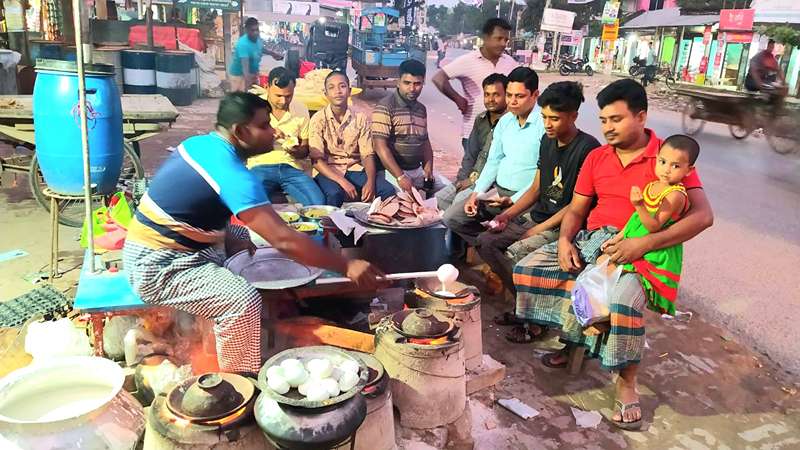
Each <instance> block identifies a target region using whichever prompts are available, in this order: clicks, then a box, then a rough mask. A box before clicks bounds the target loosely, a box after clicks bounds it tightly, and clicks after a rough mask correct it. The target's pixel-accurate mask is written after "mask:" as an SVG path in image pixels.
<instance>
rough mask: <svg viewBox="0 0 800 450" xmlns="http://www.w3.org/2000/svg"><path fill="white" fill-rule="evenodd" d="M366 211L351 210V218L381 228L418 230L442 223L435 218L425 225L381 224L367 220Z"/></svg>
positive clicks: (367, 209)
mask: <svg viewBox="0 0 800 450" xmlns="http://www.w3.org/2000/svg"><path fill="white" fill-rule="evenodd" d="M368 211H369V208H362V209H354V210H353V211H352V212H353V218H355V219H356V220H357V221H359V222H361V223H363V224H364V225H367V226H370V227H375V228H383V229H385V230H418V229H421V228H430V227H433V226H436V225H439V224H440V223H442V220H441V219H439V220H437V221H435V222H431V223H428V224H425V225H401V224H397V225H386V224H383V223H377V222H372V221H370V220H369V214H367V212H368Z"/></svg>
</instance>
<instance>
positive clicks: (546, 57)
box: [542, 52, 553, 70]
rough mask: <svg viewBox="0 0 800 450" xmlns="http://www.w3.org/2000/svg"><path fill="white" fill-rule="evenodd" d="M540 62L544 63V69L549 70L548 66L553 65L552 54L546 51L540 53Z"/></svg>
mask: <svg viewBox="0 0 800 450" xmlns="http://www.w3.org/2000/svg"><path fill="white" fill-rule="evenodd" d="M542 64H544V65H545V70H550V66H552V65H553V55H551V54H550V53H548V52H544V53H542Z"/></svg>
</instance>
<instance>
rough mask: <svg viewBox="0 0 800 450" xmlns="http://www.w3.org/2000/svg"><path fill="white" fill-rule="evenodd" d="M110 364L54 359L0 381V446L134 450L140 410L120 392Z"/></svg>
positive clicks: (118, 375) (120, 377) (117, 371)
mask: <svg viewBox="0 0 800 450" xmlns="http://www.w3.org/2000/svg"><path fill="white" fill-rule="evenodd" d="M124 381H125V375H124V374H123V371H122V369H121V368H120V367H119V365H117V364H116V363H114V362H113V361H110V360H107V359H104V358H96V357H91V356H74V357H63V358H54V359H51V360H49V361H44V362H39V363H34V364H32V365H30V366H28V367H25V368H22V369H19V370H16V371H14V372H12V373H10V374H9V375H8V376H6V377H5V378H3V379H2V380H0V448H2V449H26V450H27V449H37V450H48V449H75V448H80V449H82V450H93V449H112V450H123V449H125V450H127V449H133V448H135V447H136V444H137V443H138V442H139V440H140V439H141V437H142V434H143V432H144V425H145V417H144V410H143V408H142V406H141V405H140V404H139V403H138V402H137V401H136V399H134V398H133V396H132V395H131V394H129V393H128V392H126V391H125V390H124V389H122V385H123V383H124Z"/></svg>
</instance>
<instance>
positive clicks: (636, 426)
mask: <svg viewBox="0 0 800 450" xmlns="http://www.w3.org/2000/svg"><path fill="white" fill-rule="evenodd" d="M614 408H616V409H617V411H619V415H620V416H621V417H623V418H624V417H625V411H627V410H629V409H632V408H639V410H640V411H641V409H642V406H641V405H640V404H639V402H633V403H628V404H627V405H626V404H624V403H622V402H621V401H619V400H615V401H614ZM623 420H624V419H623ZM610 422H611V423H612V424H613V425H614V426H615V427H617V428H620V429H623V430H626V431H640V430H641V429H642V419H639V420H636V421H633V422H623V421H621V420H614V418H613V416H612V417H611V418H610Z"/></svg>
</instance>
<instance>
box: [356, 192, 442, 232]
mask: <svg viewBox="0 0 800 450" xmlns="http://www.w3.org/2000/svg"><path fill="white" fill-rule="evenodd" d="M367 213H368V217H369V221H370V222H374V223H379V224H382V225H402V226H414V225H418V226H426V225H431V224H434V223H436V222H438V221H439V220H441V212H440V211H439V209H438V208H436V207H435V206H433V207H429V206H426V205H425V204H424V199H423V198H422V195H421V194H420V193H419V191H417V190H416V189H415V188H413V187H412V188H411V193H410V194H409V193H408V192H404V191H400V192H398V193H397V194H396V195H393V196H391V197H389V198H387V199H386V200H381V198H380V197H378V198H376V199H375V201H373V202H372V205H370V207H369V210H368V212H367Z"/></svg>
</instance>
